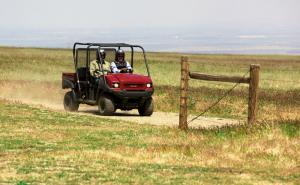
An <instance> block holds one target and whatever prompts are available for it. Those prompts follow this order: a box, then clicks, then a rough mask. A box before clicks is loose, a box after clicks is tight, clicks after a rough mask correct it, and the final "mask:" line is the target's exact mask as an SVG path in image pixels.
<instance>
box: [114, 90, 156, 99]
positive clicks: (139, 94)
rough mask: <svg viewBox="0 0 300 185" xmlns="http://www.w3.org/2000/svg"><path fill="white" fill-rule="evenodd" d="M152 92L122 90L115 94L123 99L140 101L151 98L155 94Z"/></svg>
mask: <svg viewBox="0 0 300 185" xmlns="http://www.w3.org/2000/svg"><path fill="white" fill-rule="evenodd" d="M153 92H154V91H153V90H152V91H126V90H120V91H113V94H114V95H115V96H117V97H119V98H121V99H123V98H126V99H138V98H150V97H151V96H152V94H153Z"/></svg>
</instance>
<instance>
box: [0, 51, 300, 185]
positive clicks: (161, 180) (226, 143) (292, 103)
mask: <svg viewBox="0 0 300 185" xmlns="http://www.w3.org/2000/svg"><path fill="white" fill-rule="evenodd" d="M181 55H182V54H178V53H148V60H149V65H150V70H151V74H152V78H153V81H154V85H155V94H154V100H155V110H156V111H165V112H178V100H179V88H178V85H179V79H180V63H179V61H180V56H181ZM188 56H189V58H190V61H191V70H193V71H200V72H205V73H211V74H226V75H243V74H245V73H246V72H247V70H248V69H249V64H252V63H259V64H260V65H261V81H260V93H259V112H258V113H259V115H258V122H257V124H256V125H253V126H251V127H245V126H240V127H234V128H230V127H225V128H221V129H214V130H189V131H187V132H181V131H179V130H177V129H172V128H167V127H157V126H149V125H138V124H134V123H129V122H118V121H114V120H107V119H103V118H99V117H97V116H94V115H91V116H82V115H77V114H69V113H65V112H59V111H51V110H48V109H46V108H43V107H33V106H29V105H25V104H21V103H18V102H14V103H13V102H9V101H6V100H3V99H2V98H12V99H21V100H28V101H29V102H30V101H31V102H33V103H36V102H38V103H40V104H43V105H45V106H47V105H50V104H51V105H52V104H53V105H56V106H57V105H59V106H62V98H63V95H64V93H65V91H63V90H61V73H62V72H72V71H73V64H72V55H71V50H68V49H34V48H8V47H0V69H1V73H0V125H1V126H0V159H1V160H0V184H4V183H9V184H10V183H12V184H31V183H32V184H40V183H46V184H99V183H107V184H112V183H127V184H197V183H201V184H253V183H255V184H299V183H300V181H299V179H300V166H299V164H300V157H299V156H300V155H299V151H300V144H299V143H300V56H280V55H274V56H264V55H258V56H255V55H188ZM138 57H140V56H138ZM138 60H140V58H138ZM134 69H135V71H141V70H142V66H141V65H139V64H138V63H137V65H135V66H134ZM190 84H191V87H190V95H191V96H190V97H189V99H188V102H189V113H192V114H197V113H199V112H201V111H203V110H204V109H206V108H207V107H209V106H210V105H211V104H212V103H214V102H215V101H216V100H217V99H218V98H219V97H220V96H222V95H223V94H224V93H225V92H226V91H227V90H228V89H230V88H231V87H232V86H233V84H228V83H215V82H205V81H194V80H190ZM247 96H248V89H247V86H246V85H241V86H239V87H238V88H237V89H235V90H234V91H233V92H232V93H231V94H230V95H229V96H228V97H227V98H226V99H224V100H223V101H222V102H221V103H220V104H218V106H216V107H214V108H213V109H212V110H211V111H209V112H208V113H207V114H206V115H205V116H217V117H229V118H237V119H245V117H246V116H247Z"/></svg>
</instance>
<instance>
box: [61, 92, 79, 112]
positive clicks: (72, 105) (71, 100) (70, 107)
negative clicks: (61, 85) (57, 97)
mask: <svg viewBox="0 0 300 185" xmlns="http://www.w3.org/2000/svg"><path fill="white" fill-rule="evenodd" d="M64 108H65V110H66V111H70V112H75V111H78V108H79V103H78V102H77V100H76V97H74V94H73V92H72V91H69V92H67V93H66V94H65V97H64Z"/></svg>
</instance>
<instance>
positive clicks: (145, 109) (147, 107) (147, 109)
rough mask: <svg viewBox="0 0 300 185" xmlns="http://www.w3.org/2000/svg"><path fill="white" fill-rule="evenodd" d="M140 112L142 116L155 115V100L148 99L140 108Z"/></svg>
mask: <svg viewBox="0 0 300 185" xmlns="http://www.w3.org/2000/svg"><path fill="white" fill-rule="evenodd" d="M138 111H139V114H140V115H141V116H151V115H152V113H153V99H152V98H149V99H147V100H146V101H145V103H144V104H143V105H141V106H140V107H139V108H138Z"/></svg>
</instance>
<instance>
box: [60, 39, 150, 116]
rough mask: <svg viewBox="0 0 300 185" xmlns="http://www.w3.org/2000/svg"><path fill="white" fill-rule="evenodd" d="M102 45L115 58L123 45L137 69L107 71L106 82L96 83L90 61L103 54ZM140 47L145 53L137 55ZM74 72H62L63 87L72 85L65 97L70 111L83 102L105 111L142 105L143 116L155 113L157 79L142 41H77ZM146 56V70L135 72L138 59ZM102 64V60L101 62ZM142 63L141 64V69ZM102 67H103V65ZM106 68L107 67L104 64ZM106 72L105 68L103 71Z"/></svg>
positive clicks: (110, 59) (106, 112) (128, 108)
mask: <svg viewBox="0 0 300 185" xmlns="http://www.w3.org/2000/svg"><path fill="white" fill-rule="evenodd" d="M100 49H101V50H104V51H105V52H106V59H105V60H106V61H107V62H112V61H113V60H114V59H115V53H116V50H118V49H123V50H125V51H126V54H129V55H130V60H129V61H130V64H131V66H132V67H133V71H134V72H132V71H131V72H130V73H107V74H105V75H102V76H100V78H102V83H100V81H99V83H96V81H95V79H94V78H93V77H91V75H90V72H89V66H90V62H91V61H92V60H94V59H96V58H97V55H98V58H100V61H102V60H103V59H102V58H101V57H100ZM137 50H140V52H139V54H142V55H143V57H140V58H139V59H135V58H134V53H136V51H137ZM73 59H74V65H75V72H74V73H63V74H62V88H63V89H70V91H68V92H67V93H66V94H65V97H64V108H65V110H67V111H77V110H78V108H79V104H88V105H98V109H99V113H100V114H101V115H112V114H113V113H114V112H115V111H116V109H121V110H132V109H138V112H139V114H140V115H141V116H150V115H151V114H152V113H153V100H152V94H153V91H154V89H153V83H152V80H151V77H150V73H149V67H148V64H147V59H146V55H145V50H144V48H143V47H141V46H139V45H130V44H124V43H75V44H74V46H73ZM141 59H142V60H143V66H144V67H145V74H135V71H138V70H136V69H135V66H134V62H136V61H140V60H141ZM100 63H101V65H102V62H100ZM140 67H141V66H140V65H139V66H138V67H137V69H139V68H140ZM100 68H101V67H100ZM102 70H103V68H102ZM102 72H103V74H104V71H102Z"/></svg>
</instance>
